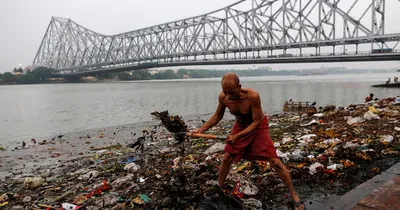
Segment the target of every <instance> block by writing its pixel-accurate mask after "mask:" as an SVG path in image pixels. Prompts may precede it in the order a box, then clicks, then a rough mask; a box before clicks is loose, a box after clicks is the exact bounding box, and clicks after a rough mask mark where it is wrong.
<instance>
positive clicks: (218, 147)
mask: <svg viewBox="0 0 400 210" xmlns="http://www.w3.org/2000/svg"><path fill="white" fill-rule="evenodd" d="M224 148H225V144H224V143H221V142H218V143H215V144H214V145H212V146H211V147H210V148H208V149H207V150H206V151H204V154H206V155H211V154H214V153H216V152H220V151H224Z"/></svg>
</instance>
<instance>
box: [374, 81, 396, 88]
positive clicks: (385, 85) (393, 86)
mask: <svg viewBox="0 0 400 210" xmlns="http://www.w3.org/2000/svg"><path fill="white" fill-rule="evenodd" d="M372 87H387V88H400V82H397V83H389V84H378V85H372Z"/></svg>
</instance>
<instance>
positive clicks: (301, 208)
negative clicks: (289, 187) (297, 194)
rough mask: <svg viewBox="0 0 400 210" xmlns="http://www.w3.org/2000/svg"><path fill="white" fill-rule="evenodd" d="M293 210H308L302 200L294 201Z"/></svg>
mask: <svg viewBox="0 0 400 210" xmlns="http://www.w3.org/2000/svg"><path fill="white" fill-rule="evenodd" d="M293 208H294V209H295V210H305V209H306V205H304V202H303V201H302V200H299V201H297V202H296V201H293Z"/></svg>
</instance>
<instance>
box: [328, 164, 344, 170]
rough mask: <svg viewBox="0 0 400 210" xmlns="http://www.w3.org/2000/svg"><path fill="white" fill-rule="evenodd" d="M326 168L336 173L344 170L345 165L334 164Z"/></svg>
mask: <svg viewBox="0 0 400 210" xmlns="http://www.w3.org/2000/svg"><path fill="white" fill-rule="evenodd" d="M326 168H327V169H330V170H334V171H336V170H340V169H343V165H342V164H333V165H330V166H328V167H326Z"/></svg>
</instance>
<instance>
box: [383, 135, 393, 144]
mask: <svg viewBox="0 0 400 210" xmlns="http://www.w3.org/2000/svg"><path fill="white" fill-rule="evenodd" d="M393 139H394V137H393V136H392V135H386V136H382V142H385V143H392V141H393Z"/></svg>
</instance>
